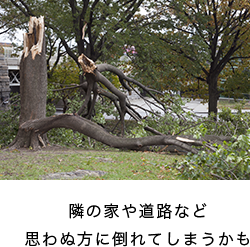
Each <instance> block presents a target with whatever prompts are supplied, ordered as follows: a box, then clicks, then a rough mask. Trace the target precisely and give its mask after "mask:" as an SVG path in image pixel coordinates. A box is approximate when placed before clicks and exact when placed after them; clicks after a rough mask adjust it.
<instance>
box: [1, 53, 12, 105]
mask: <svg viewBox="0 0 250 247" xmlns="http://www.w3.org/2000/svg"><path fill="white" fill-rule="evenodd" d="M9 95H10V78H9V71H8V65H7V63H6V61H5V56H4V55H3V54H0V105H1V107H5V106H6V105H7V104H8V99H9Z"/></svg>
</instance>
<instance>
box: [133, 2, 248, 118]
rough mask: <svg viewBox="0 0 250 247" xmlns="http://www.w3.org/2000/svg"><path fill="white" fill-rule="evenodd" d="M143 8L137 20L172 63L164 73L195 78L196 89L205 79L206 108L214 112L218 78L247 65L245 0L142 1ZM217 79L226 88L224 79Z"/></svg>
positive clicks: (179, 78)
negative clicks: (141, 20) (141, 19)
mask: <svg viewBox="0 0 250 247" xmlns="http://www.w3.org/2000/svg"><path fill="white" fill-rule="evenodd" d="M147 9H148V10H149V14H148V18H147V19H145V20H146V21H145V22H144V23H143V25H144V27H146V29H147V32H146V33H147V34H148V35H149V36H152V35H154V37H155V36H158V37H159V39H160V40H161V41H162V42H164V44H165V46H164V45H163V44H161V46H160V47H163V46H164V47H165V49H162V51H163V52H164V51H166V52H169V55H166V53H164V54H165V56H166V58H167V59H169V62H170V63H171V65H172V68H171V69H168V73H169V75H171V73H172V74H174V73H175V75H177V77H176V79H177V80H186V81H187V82H188V84H195V83H196V84H197V86H196V88H198V83H199V86H200V87H202V88H205V87H204V86H203V85H202V84H204V83H205V84H207V86H208V94H209V112H210V113H211V112H214V113H215V114H216V113H217V100H218V98H219V95H220V93H221V92H222V91H220V84H221V82H222V79H227V78H229V77H230V76H228V72H230V74H232V73H233V72H236V71H242V70H243V67H245V66H248V63H241V61H242V60H245V59H247V60H249V58H250V56H249V55H248V54H249V48H250V47H249V45H250V42H249V41H250V40H249V37H250V23H249V18H250V4H249V1H244V0H243V1H238V0H223V1H216V0H209V1H201V0H192V1H185V0H177V1H176V0H166V1H161V0H158V1H152V2H151V1H148V5H147ZM151 47H152V46H149V49H150V48H151ZM138 54H139V56H140V53H138ZM161 54H162V53H161ZM162 62H164V60H163V61H162ZM232 66H233V68H234V71H233V70H232V69H231V68H232ZM162 67H166V65H165V64H164V65H162ZM169 68H170V67H169ZM238 69H239V70H238ZM226 71H227V73H226ZM226 75H227V77H226ZM223 82H224V85H223V88H225V89H226V88H227V86H226V83H227V82H228V81H227V80H223ZM236 83H237V81H235V82H234V84H236ZM201 85H202V86H201ZM236 87H237V85H236Z"/></svg>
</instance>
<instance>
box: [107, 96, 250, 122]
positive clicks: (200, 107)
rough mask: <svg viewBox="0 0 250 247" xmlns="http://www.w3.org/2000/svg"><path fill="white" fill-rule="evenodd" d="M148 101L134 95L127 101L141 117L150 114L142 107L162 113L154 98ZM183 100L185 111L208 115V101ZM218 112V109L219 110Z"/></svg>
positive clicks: (127, 117)
mask: <svg viewBox="0 0 250 247" xmlns="http://www.w3.org/2000/svg"><path fill="white" fill-rule="evenodd" d="M146 99H147V100H148V101H151V102H153V103H154V104H150V103H149V102H145V101H144V100H142V99H138V98H136V97H134V98H132V99H131V98H130V99H129V101H130V103H131V104H132V105H137V106H138V107H136V106H133V108H134V109H135V110H136V111H137V112H138V113H139V114H140V115H141V116H142V117H146V116H149V115H150V112H148V113H145V111H144V110H143V109H142V108H144V109H147V110H148V111H155V112H158V113H159V114H161V115H163V110H161V109H159V108H158V107H156V106H155V105H157V103H156V102H154V100H152V99H151V98H146ZM183 101H184V102H185V101H186V103H185V105H184V106H183V109H184V110H186V111H192V112H194V113H195V114H196V115H197V116H202V117H206V116H208V103H202V100H201V99H196V100H191V101H190V100H186V99H183ZM219 112H220V110H219ZM232 112H233V113H236V112H237V110H232ZM242 112H250V110H243V111H242ZM105 118H106V119H114V117H112V116H105ZM125 119H126V120H129V119H132V118H131V117H130V116H129V115H128V114H126V116H125Z"/></svg>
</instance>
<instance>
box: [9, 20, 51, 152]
mask: <svg viewBox="0 0 250 247" xmlns="http://www.w3.org/2000/svg"><path fill="white" fill-rule="evenodd" d="M20 96H21V112H20V120H19V125H21V124H23V123H24V122H26V121H28V120H32V119H39V118H44V117H45V116H46V98H47V65H46V54H45V36H44V19H43V17H40V18H38V19H37V18H36V17H30V22H29V33H26V34H24V51H23V55H22V58H21V63H20ZM32 138H33V135H32V134H31V133H27V132H23V131H22V130H21V129H20V130H19V131H18V134H17V136H16V138H15V140H14V142H13V143H12V146H13V147H15V148H19V147H22V146H25V147H29V146H30V145H31V143H32V142H33V144H32V145H33V146H39V140H38V139H37V141H36V143H34V142H35V140H33V139H32Z"/></svg>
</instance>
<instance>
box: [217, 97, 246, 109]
mask: <svg viewBox="0 0 250 247" xmlns="http://www.w3.org/2000/svg"><path fill="white" fill-rule="evenodd" d="M240 104H241V103H240V101H238V102H236V101H235V100H233V99H220V100H219V101H218V108H219V109H220V108H222V107H228V108H230V109H235V108H236V107H237V105H240ZM243 109H245V110H249V109H250V100H246V101H245V104H244V106H243Z"/></svg>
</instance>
